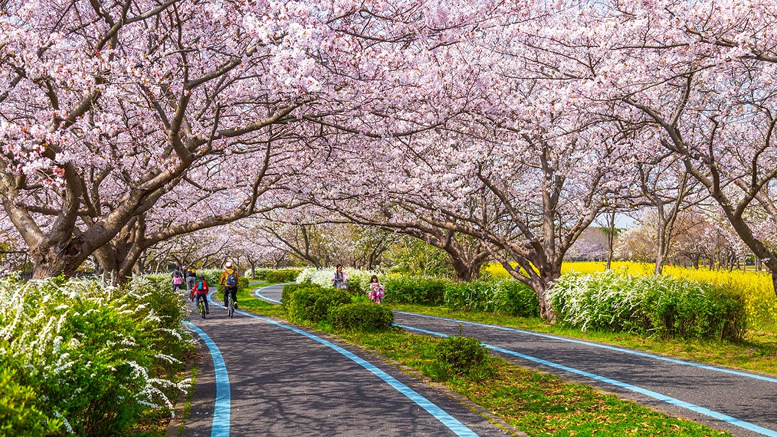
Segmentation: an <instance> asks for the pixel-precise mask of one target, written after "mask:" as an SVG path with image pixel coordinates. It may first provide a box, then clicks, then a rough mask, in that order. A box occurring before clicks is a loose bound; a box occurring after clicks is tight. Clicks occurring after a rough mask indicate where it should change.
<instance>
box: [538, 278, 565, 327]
mask: <svg viewBox="0 0 777 437" xmlns="http://www.w3.org/2000/svg"><path fill="white" fill-rule="evenodd" d="M553 270H556V271H553V272H549V273H547V274H545V275H543V276H541V277H539V278H538V280H535V281H532V282H533V283H534V285H533V288H534V291H535V293H537V300H538V301H539V304H540V317H542V320H545V321H546V322H548V323H555V322H556V313H555V312H553V308H552V307H551V305H550V301H549V300H548V290H550V289H551V287H552V286H553V285H552V284H553V283H554V282H555V281H556V280H557V279H558V278H560V277H561V268H558V269H553Z"/></svg>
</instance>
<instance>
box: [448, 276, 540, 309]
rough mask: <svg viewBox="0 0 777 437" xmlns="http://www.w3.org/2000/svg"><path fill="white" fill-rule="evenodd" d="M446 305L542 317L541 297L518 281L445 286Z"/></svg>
mask: <svg viewBox="0 0 777 437" xmlns="http://www.w3.org/2000/svg"><path fill="white" fill-rule="evenodd" d="M445 304H446V305H447V306H448V307H450V308H451V309H454V310H466V311H485V312H491V313H501V314H509V315H511V316H522V317H537V316H539V302H538V300H537V294H536V293H535V292H534V290H532V289H531V288H530V287H529V286H527V285H525V284H523V283H522V282H519V281H516V280H514V279H506V280H492V281H473V282H461V283H452V284H449V285H448V286H446V287H445Z"/></svg>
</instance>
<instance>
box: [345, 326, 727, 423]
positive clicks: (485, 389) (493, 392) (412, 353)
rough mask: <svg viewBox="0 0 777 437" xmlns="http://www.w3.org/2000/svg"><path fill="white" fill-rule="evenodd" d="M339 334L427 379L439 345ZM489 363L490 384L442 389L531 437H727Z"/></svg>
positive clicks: (395, 334) (460, 381)
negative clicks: (493, 373)
mask: <svg viewBox="0 0 777 437" xmlns="http://www.w3.org/2000/svg"><path fill="white" fill-rule="evenodd" d="M340 335H341V337H343V338H344V339H346V340H347V341H350V342H352V343H356V344H360V345H363V346H365V347H366V348H368V349H370V350H374V351H376V352H378V353H380V354H383V355H385V356H387V357H389V358H391V359H393V360H396V361H398V362H400V363H402V364H404V365H406V366H409V367H412V368H414V369H417V370H419V371H421V372H422V373H424V374H425V375H426V376H433V371H432V368H433V366H432V363H433V362H434V357H435V351H434V345H435V344H436V343H437V342H438V341H440V340H439V339H437V338H435V337H428V336H420V335H414V334H409V333H407V332H404V331H402V330H400V329H395V330H392V331H391V332H388V333H383V334H367V333H341V334H340ZM493 360H494V361H495V363H496V367H497V369H498V375H497V376H496V377H495V378H494V379H492V380H486V381H482V382H480V383H477V382H473V381H471V380H467V379H464V378H456V377H454V378H452V379H450V380H448V381H446V382H444V384H445V385H446V386H447V387H448V388H450V389H451V390H453V391H455V392H457V393H459V394H461V395H463V396H466V397H467V398H469V399H470V400H471V401H473V402H475V403H476V404H478V405H480V406H481V407H483V408H485V409H487V410H488V411H490V412H492V413H493V414H495V415H497V416H499V417H501V418H502V419H504V420H505V421H507V422H508V423H510V424H511V425H513V426H515V427H516V428H518V429H520V430H522V431H524V432H526V433H528V434H529V435H532V436H572V435H592V434H594V433H596V434H599V435H627V434H633V435H661V436H710V435H729V434H728V433H725V432H722V431H717V430H713V429H710V428H708V427H706V426H703V425H700V424H698V423H695V422H691V421H689V420H685V419H677V418H672V417H669V416H667V415H666V414H664V413H660V412H657V411H653V410H650V409H649V408H646V407H643V406H641V405H639V404H637V403H635V402H632V401H625V400H621V399H619V398H618V397H617V396H615V395H611V394H610V395H608V394H603V393H600V392H598V391H596V390H595V389H593V388H591V387H589V386H586V385H583V384H575V383H569V382H565V381H563V380H562V379H560V378H558V377H557V376H555V375H552V374H548V373H540V372H537V371H534V370H530V369H527V368H523V367H521V366H518V365H516V364H514V363H512V362H509V361H506V360H504V359H502V358H498V357H493Z"/></svg>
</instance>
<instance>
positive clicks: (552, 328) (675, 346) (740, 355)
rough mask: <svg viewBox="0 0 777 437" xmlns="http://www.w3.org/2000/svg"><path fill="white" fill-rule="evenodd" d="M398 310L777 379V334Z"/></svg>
mask: <svg viewBox="0 0 777 437" xmlns="http://www.w3.org/2000/svg"><path fill="white" fill-rule="evenodd" d="M391 308H393V309H395V310H398V311H405V312H410V313H418V314H426V315H430V316H437V317H447V318H452V319H460V320H468V321H471V322H478V323H485V324H491V325H501V326H508V327H512V328H518V329H525V330H527V331H534V332H542V333H548V334H553V335H558V336H562V337H568V338H574V339H578V340H588V341H593V342H597V343H603V344H608V345H612V346H621V347H627V348H631V349H636V350H641V351H645V352H650V353H654V354H658V355H664V356H668V357H672V358H677V359H684V360H693V361H698V362H701V363H708V364H714V365H718V366H726V367H732V368H736V369H740V370H746V371H749V372H755V373H761V374H765V375H770V376H777V334H774V333H768V332H763V331H760V332H755V331H750V332H748V334H747V335H746V337H745V341H743V342H741V343H732V342H727V341H723V342H721V341H714V340H695V339H688V340H685V339H665V338H657V337H650V336H644V335H637V334H630V333H623V332H620V333H612V332H600V331H586V332H583V331H580V330H578V329H574V328H565V327H562V326H558V325H548V324H547V323H545V322H543V321H542V320H541V319H539V318H526V317H513V316H507V315H503V314H493V313H481V312H465V311H452V310H450V309H448V308H445V307H429V306H424V305H399V304H393V305H391Z"/></svg>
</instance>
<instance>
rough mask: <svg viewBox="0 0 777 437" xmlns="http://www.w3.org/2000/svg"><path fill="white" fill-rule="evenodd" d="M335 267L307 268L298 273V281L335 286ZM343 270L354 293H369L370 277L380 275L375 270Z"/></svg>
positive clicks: (349, 288)
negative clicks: (333, 279) (333, 281)
mask: <svg viewBox="0 0 777 437" xmlns="http://www.w3.org/2000/svg"><path fill="white" fill-rule="evenodd" d="M336 270H337V269H335V268H333V267H332V268H326V269H314V268H307V269H305V270H303V271H302V272H300V274H299V275H297V283H298V284H302V283H309V284H318V285H320V286H322V287H324V288H334V284H333V283H332V277H334V275H335V271H336ZM343 272H345V275H346V276H347V277H348V291H350V292H351V293H354V294H366V293H368V292H369V291H368V288H369V283H370V278H371V277H372V275H379V273H378V272H376V271H373V270H359V269H353V268H350V267H345V268H343Z"/></svg>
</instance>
